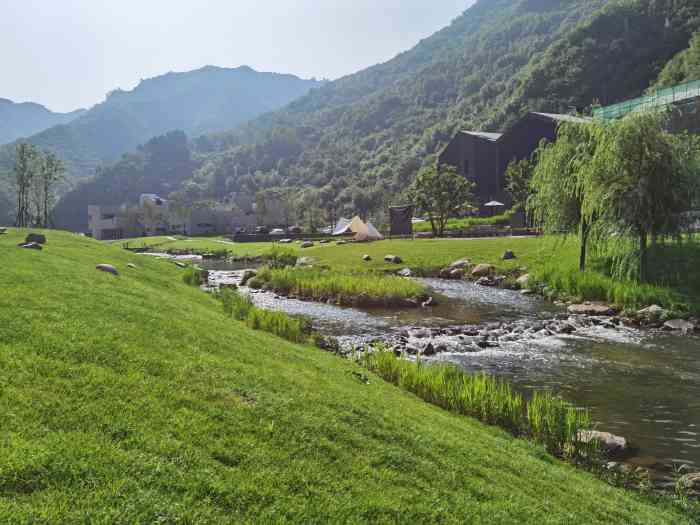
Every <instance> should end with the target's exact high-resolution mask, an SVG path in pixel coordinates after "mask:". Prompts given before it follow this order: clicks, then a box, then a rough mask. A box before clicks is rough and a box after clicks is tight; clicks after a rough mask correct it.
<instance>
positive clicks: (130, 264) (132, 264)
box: [126, 263, 136, 270]
mask: <svg viewBox="0 0 700 525" xmlns="http://www.w3.org/2000/svg"><path fill="white" fill-rule="evenodd" d="M126 267H127V268H131V269H132V270H135V269H136V265H135V264H134V263H129V264H127V265H126Z"/></svg>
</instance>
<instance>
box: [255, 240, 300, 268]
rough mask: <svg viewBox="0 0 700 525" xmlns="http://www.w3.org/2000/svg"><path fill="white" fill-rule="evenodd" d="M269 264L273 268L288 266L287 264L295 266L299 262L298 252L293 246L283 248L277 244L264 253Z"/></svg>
mask: <svg viewBox="0 0 700 525" xmlns="http://www.w3.org/2000/svg"><path fill="white" fill-rule="evenodd" d="M262 257H263V259H265V261H266V262H267V265H268V266H269V267H270V268H272V269H273V270H277V269H280V268H286V267H287V266H295V265H296V264H297V259H298V256H297V253H296V252H295V251H294V250H292V249H291V248H282V247H280V246H279V245H277V244H275V245H273V246H272V248H270V249H269V250H266V251H265V252H263V254H262Z"/></svg>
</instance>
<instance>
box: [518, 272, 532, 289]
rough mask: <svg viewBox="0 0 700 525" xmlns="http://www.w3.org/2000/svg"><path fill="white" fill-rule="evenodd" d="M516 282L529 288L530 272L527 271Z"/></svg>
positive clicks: (522, 286)
mask: <svg viewBox="0 0 700 525" xmlns="http://www.w3.org/2000/svg"><path fill="white" fill-rule="evenodd" d="M515 282H516V283H518V285H519V286H520V287H521V288H527V287H528V286H530V274H529V273H526V274H525V275H522V276H520V277H518V280H517V281H515Z"/></svg>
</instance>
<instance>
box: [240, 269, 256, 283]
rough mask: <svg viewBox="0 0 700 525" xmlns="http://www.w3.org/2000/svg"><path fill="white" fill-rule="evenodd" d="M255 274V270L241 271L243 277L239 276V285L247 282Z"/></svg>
mask: <svg viewBox="0 0 700 525" xmlns="http://www.w3.org/2000/svg"><path fill="white" fill-rule="evenodd" d="M256 275H258V272H256V271H255V270H246V271H245V272H243V277H241V286H245V285H246V284H248V281H250V280H251V279H252V278H253V277H255V276H256Z"/></svg>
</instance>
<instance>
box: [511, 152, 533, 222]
mask: <svg viewBox="0 0 700 525" xmlns="http://www.w3.org/2000/svg"><path fill="white" fill-rule="evenodd" d="M533 171H534V164H533V162H532V161H531V160H529V159H522V160H519V161H516V160H514V161H511V163H510V164H508V168H507V169H506V174H505V176H506V191H507V192H508V193H509V194H510V196H511V198H512V199H513V205H514V206H515V207H517V208H519V209H521V210H523V209H525V206H526V204H527V199H528V197H529V196H530V181H531V180H532V173H533Z"/></svg>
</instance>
